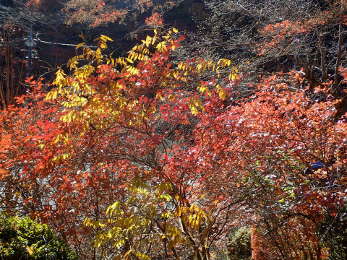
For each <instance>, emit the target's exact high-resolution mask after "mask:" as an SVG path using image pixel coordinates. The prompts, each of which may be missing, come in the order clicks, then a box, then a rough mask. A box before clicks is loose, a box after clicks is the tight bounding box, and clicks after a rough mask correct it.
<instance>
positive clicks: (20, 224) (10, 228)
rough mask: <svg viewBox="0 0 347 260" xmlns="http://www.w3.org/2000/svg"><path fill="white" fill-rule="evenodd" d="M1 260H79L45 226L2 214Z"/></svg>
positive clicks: (0, 226) (0, 235) (0, 228)
mask: <svg viewBox="0 0 347 260" xmlns="http://www.w3.org/2000/svg"><path fill="white" fill-rule="evenodd" d="M0 259H9V260H11V259H13V260H14V259H16V260H20V259H67V260H70V259H77V256H76V254H75V253H74V252H73V251H72V250H71V249H70V248H69V247H68V246H67V245H66V244H65V243H64V242H63V241H62V240H61V239H59V238H58V237H57V236H56V235H55V234H54V233H53V232H52V231H51V230H50V229H49V228H48V226H47V225H45V224H39V223H37V222H35V221H33V220H32V219H30V218H28V217H8V216H6V215H5V214H2V213H0Z"/></svg>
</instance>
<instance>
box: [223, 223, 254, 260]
mask: <svg viewBox="0 0 347 260" xmlns="http://www.w3.org/2000/svg"><path fill="white" fill-rule="evenodd" d="M228 249H229V259H231V260H234V259H235V260H249V259H251V231H250V228H249V227H240V228H237V229H235V230H233V232H231V234H230V235H229V243H228Z"/></svg>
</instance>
